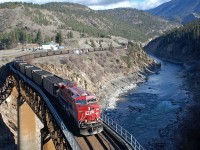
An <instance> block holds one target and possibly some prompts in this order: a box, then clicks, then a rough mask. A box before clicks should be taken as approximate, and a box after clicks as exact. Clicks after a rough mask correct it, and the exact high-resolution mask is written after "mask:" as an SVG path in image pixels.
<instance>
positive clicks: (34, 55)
mask: <svg viewBox="0 0 200 150" xmlns="http://www.w3.org/2000/svg"><path fill="white" fill-rule="evenodd" d="M124 48H125V46H119V47H116V49H124ZM107 50H110V48H109V47H106V48H88V49H79V50H78V49H76V50H54V51H53V50H51V51H46V52H44V51H43V52H36V53H31V54H26V55H23V56H19V57H16V59H17V60H29V59H34V58H39V57H46V56H53V55H61V54H87V53H89V52H94V51H107Z"/></svg>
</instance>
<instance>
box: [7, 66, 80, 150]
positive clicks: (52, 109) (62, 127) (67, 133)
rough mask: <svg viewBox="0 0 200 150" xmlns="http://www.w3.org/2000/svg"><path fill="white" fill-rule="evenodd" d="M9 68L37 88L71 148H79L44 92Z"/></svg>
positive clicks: (21, 75) (77, 149) (74, 149)
mask: <svg viewBox="0 0 200 150" xmlns="http://www.w3.org/2000/svg"><path fill="white" fill-rule="evenodd" d="M10 68H11V70H12V71H13V72H14V73H16V74H18V75H19V76H20V77H21V78H22V79H23V80H24V81H25V82H27V83H28V84H29V85H30V86H32V87H33V88H34V89H35V90H37V92H38V93H40V95H41V96H42V98H43V99H44V100H45V102H46V104H47V106H48V108H49V109H50V111H51V113H52V115H53V116H54V118H55V120H56V122H57V123H58V125H59V126H60V128H61V129H62V132H63V134H64V136H65V138H66V139H67V141H68V142H69V144H70V146H71V148H72V149H73V150H80V149H81V148H80V146H79V145H78V143H77V142H76V140H75V139H74V136H73V135H72V133H71V132H70V131H69V130H68V129H67V127H66V126H65V124H64V123H63V121H62V119H61V117H60V116H59V115H58V113H57V112H56V110H55V108H54V107H53V105H52V104H51V102H50V100H49V99H48V98H47V96H46V95H45V94H44V92H43V91H42V90H41V89H40V88H39V87H38V86H37V85H36V84H35V83H33V82H32V81H31V80H29V79H28V78H26V77H25V76H24V75H23V74H22V73H21V72H19V71H18V70H15V69H14V68H13V67H12V66H10Z"/></svg>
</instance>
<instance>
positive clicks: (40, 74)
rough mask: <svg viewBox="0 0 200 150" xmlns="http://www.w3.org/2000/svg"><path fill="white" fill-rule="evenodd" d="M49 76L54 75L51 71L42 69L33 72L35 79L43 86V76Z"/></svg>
mask: <svg viewBox="0 0 200 150" xmlns="http://www.w3.org/2000/svg"><path fill="white" fill-rule="evenodd" d="M47 76H53V75H52V74H51V73H50V72H47V71H44V70H40V71H34V72H33V81H34V82H35V83H37V84H38V85H40V86H42V85H43V82H42V80H43V78H44V77H47Z"/></svg>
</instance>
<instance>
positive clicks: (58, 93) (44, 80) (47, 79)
mask: <svg viewBox="0 0 200 150" xmlns="http://www.w3.org/2000/svg"><path fill="white" fill-rule="evenodd" d="M13 66H14V67H15V68H16V69H17V70H18V71H20V72H21V73H22V74H24V75H25V76H27V77H28V78H29V79H31V80H32V81H33V82H34V83H36V84H37V85H38V86H40V87H41V88H42V89H44V90H45V91H46V92H47V93H48V94H49V95H51V96H52V97H53V101H54V102H55V103H56V102H58V104H59V106H60V107H61V108H63V110H64V111H65V113H66V114H67V115H69V116H70V117H72V118H73V120H74V122H75V124H76V126H77V127H78V129H79V131H80V134H81V135H93V134H98V133H100V132H102V131H103V124H102V121H101V119H100V118H101V112H100V111H101V110H100V106H99V104H98V101H97V98H96V96H95V95H93V94H90V93H88V92H87V91H86V90H85V89H82V88H80V87H78V86H77V84H75V83H73V82H72V81H70V80H64V79H62V78H60V77H58V76H56V75H54V74H51V73H50V72H47V71H44V70H42V69H40V68H38V67H35V66H33V65H31V64H28V63H27V62H26V61H23V60H16V61H14V62H13Z"/></svg>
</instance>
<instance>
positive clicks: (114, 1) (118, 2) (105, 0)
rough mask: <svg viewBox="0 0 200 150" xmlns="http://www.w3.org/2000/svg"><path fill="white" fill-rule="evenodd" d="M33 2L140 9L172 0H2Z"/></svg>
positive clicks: (99, 7)
mask: <svg viewBox="0 0 200 150" xmlns="http://www.w3.org/2000/svg"><path fill="white" fill-rule="evenodd" d="M20 1H22V2H32V3H37V4H44V3H47V2H72V3H79V4H83V5H86V6H89V7H90V8H91V9H95V10H99V9H113V8H118V7H132V8H136V9H140V10H145V9H150V8H154V7H156V6H159V5H160V4H162V3H164V2H168V1H170V0H0V3H3V2H20Z"/></svg>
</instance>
